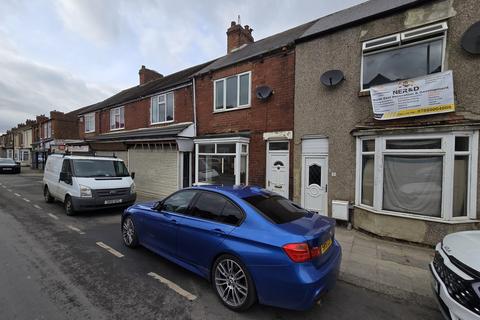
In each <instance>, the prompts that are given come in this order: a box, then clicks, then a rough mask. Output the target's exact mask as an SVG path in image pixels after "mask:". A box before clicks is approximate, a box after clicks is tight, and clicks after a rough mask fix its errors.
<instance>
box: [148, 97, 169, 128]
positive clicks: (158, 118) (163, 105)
mask: <svg viewBox="0 0 480 320" xmlns="http://www.w3.org/2000/svg"><path fill="white" fill-rule="evenodd" d="M174 96H175V95H174V93H173V92H168V93H165V94H160V95H158V96H154V97H152V100H151V106H150V123H151V124H157V123H168V122H173V121H174V111H175V101H174Z"/></svg>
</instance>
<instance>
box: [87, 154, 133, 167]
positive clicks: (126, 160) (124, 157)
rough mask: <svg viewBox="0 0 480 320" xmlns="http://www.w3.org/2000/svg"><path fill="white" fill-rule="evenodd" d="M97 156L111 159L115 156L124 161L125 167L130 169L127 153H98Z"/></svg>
mask: <svg viewBox="0 0 480 320" xmlns="http://www.w3.org/2000/svg"><path fill="white" fill-rule="evenodd" d="M95 154H96V155H97V156H101V157H111V156H113V154H115V157H117V158H119V159H122V160H123V162H124V163H125V165H126V166H127V167H128V154H127V151H96V153H95Z"/></svg>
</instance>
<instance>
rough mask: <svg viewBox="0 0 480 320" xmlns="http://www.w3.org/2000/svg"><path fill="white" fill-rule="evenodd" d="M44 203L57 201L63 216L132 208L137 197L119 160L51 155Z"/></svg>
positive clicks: (45, 174)
mask: <svg viewBox="0 0 480 320" xmlns="http://www.w3.org/2000/svg"><path fill="white" fill-rule="evenodd" d="M43 194H44V197H45V201H46V202H53V201H54V200H59V201H61V202H63V203H64V206H65V213H66V214H67V215H73V214H75V212H77V211H87V210H96V209H101V208H106V207H108V208H110V207H120V206H124V207H126V206H129V205H132V204H133V203H134V202H135V200H136V198H137V194H136V191H135V183H134V182H133V174H132V176H130V175H129V173H128V170H127V168H126V167H125V164H124V163H123V161H122V160H120V159H117V158H108V157H85V156H70V155H65V156H63V155H58V154H57V155H55V154H54V155H51V156H49V157H48V159H47V163H46V165H45V172H44V175H43Z"/></svg>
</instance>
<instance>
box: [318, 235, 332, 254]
mask: <svg viewBox="0 0 480 320" xmlns="http://www.w3.org/2000/svg"><path fill="white" fill-rule="evenodd" d="M331 245H332V238H330V239H328V240H327V241H325V242H324V243H322V244H321V245H320V251H321V252H322V254H324V253H325V252H327V250H328V249H329V248H330V246H331Z"/></svg>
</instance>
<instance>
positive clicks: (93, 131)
mask: <svg viewBox="0 0 480 320" xmlns="http://www.w3.org/2000/svg"><path fill="white" fill-rule="evenodd" d="M85 133H95V130H92V131H85Z"/></svg>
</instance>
